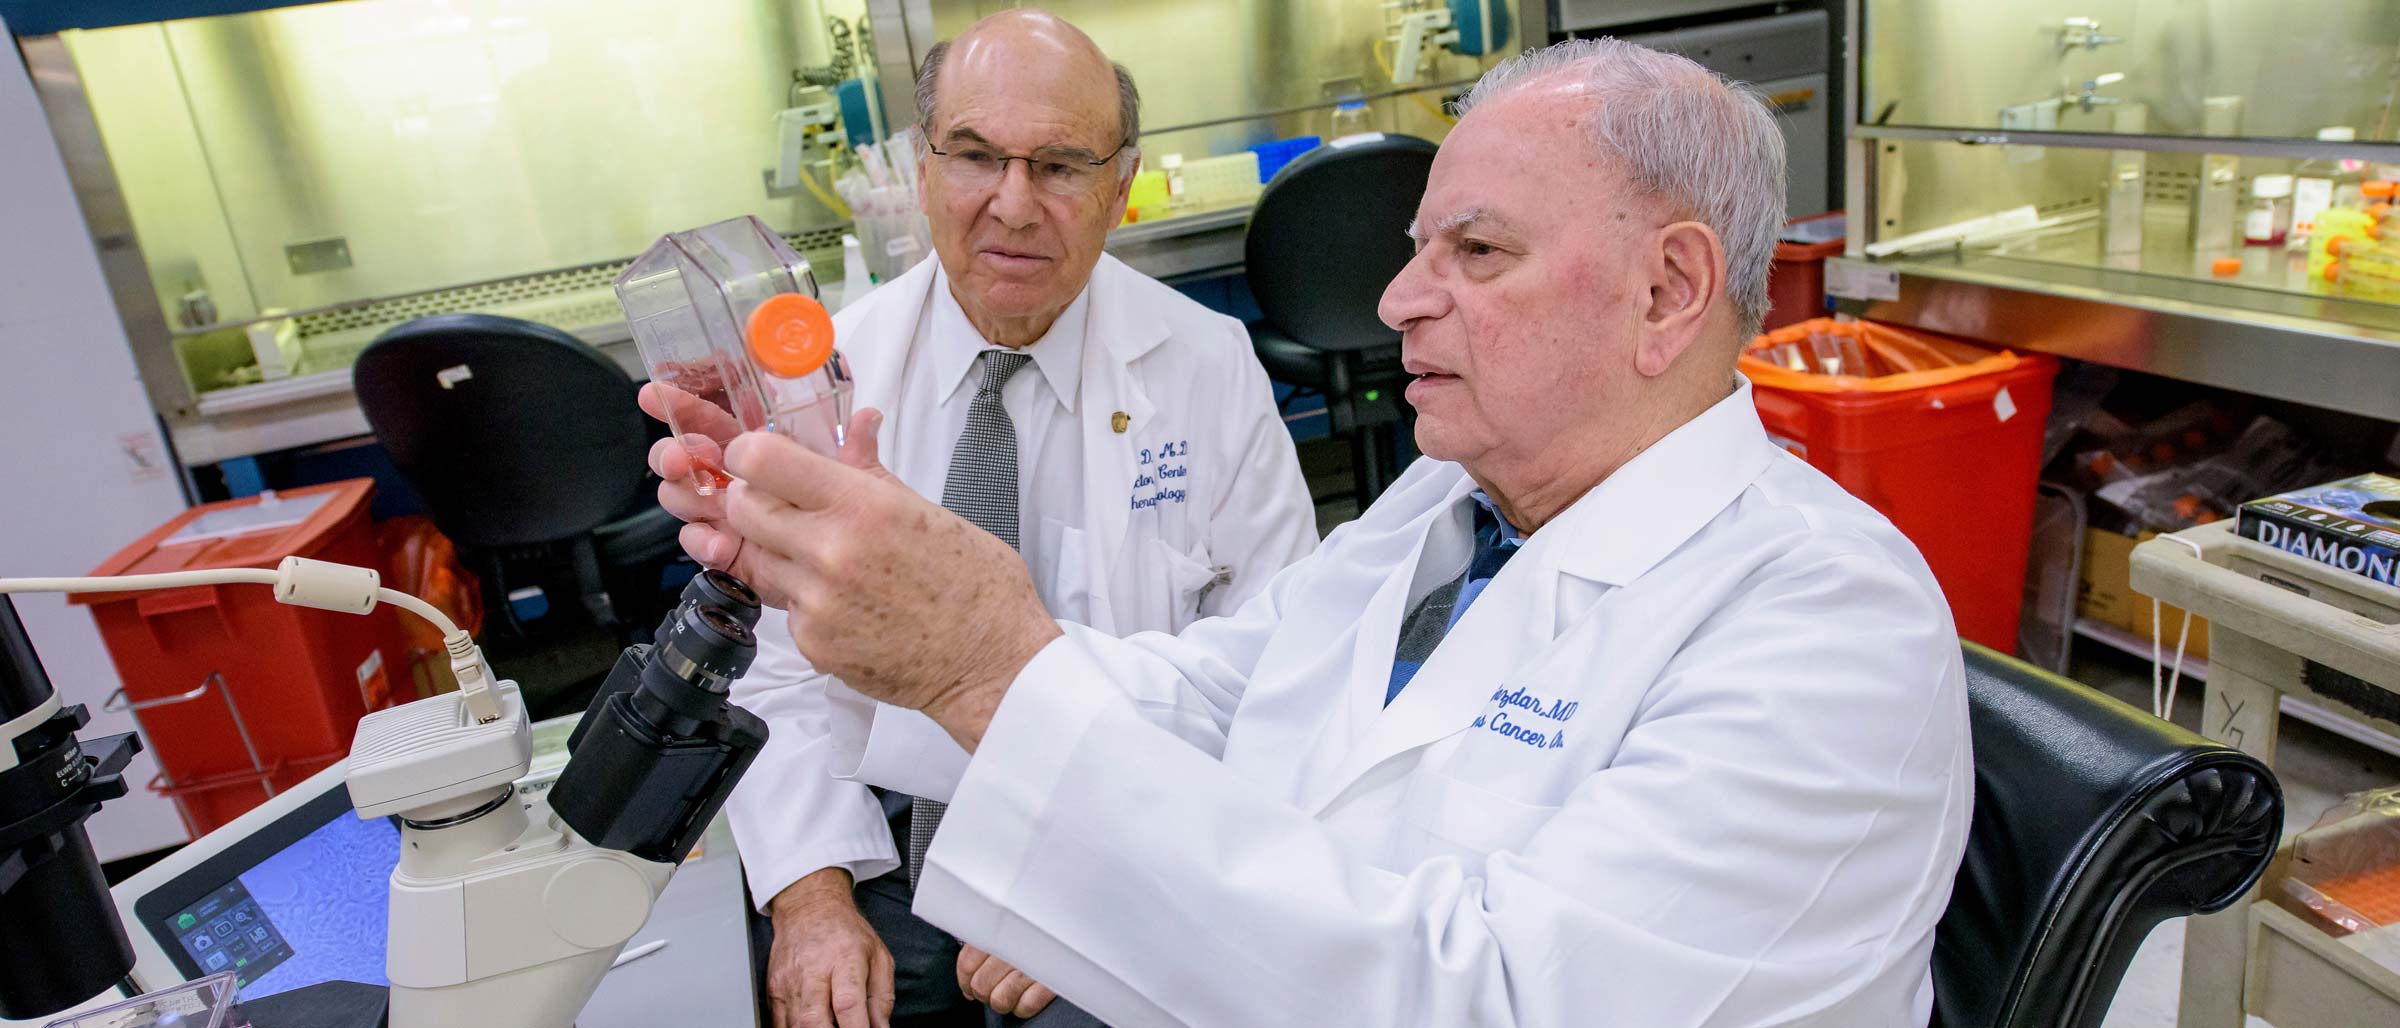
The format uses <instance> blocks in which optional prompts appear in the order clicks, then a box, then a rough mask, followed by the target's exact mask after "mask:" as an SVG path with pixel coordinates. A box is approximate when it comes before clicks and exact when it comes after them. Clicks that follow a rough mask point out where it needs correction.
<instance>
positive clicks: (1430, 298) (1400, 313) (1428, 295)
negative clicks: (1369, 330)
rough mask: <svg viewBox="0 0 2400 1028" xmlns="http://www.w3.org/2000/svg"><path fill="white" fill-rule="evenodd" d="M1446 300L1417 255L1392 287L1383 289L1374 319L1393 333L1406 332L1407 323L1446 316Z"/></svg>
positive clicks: (1424, 260) (1421, 258)
mask: <svg viewBox="0 0 2400 1028" xmlns="http://www.w3.org/2000/svg"><path fill="white" fill-rule="evenodd" d="M1449 296H1450V294H1449V293H1447V292H1445V291H1443V290H1442V288H1441V287H1440V286H1439V285H1438V284H1436V283H1435V282H1434V280H1433V273H1432V270H1431V267H1430V264H1429V262H1428V260H1427V258H1426V256H1425V254H1424V253H1422V252H1419V253H1418V254H1417V255H1416V256H1415V257H1411V258H1409V261H1408V264H1407V266H1405V267H1403V268H1401V269H1400V274H1398V275H1395V276H1393V277H1392V284H1391V285H1388V286H1385V287H1384V288H1383V301H1382V302H1381V303H1378V304H1376V305H1375V316H1376V317H1379V318H1382V319H1383V323H1384V324H1386V325H1389V326H1391V328H1392V330H1393V331H1395V332H1399V331H1405V330H1406V329H1407V328H1408V326H1409V323H1410V322H1414V321H1421V320H1424V319H1426V318H1438V317H1441V316H1442V315H1444V314H1447V313H1449V311H1450V299H1449Z"/></svg>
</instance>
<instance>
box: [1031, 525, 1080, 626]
mask: <svg viewBox="0 0 2400 1028" xmlns="http://www.w3.org/2000/svg"><path fill="white" fill-rule="evenodd" d="M1041 531H1042V549H1041V553H1040V554H1039V555H1038V556H1037V558H1036V559H1037V560H1038V561H1039V562H1040V564H1041V565H1043V566H1037V567H1034V568H1032V569H1031V570H1032V572H1033V584H1034V588H1035V589H1036V590H1037V591H1039V592H1040V593H1041V594H1042V605H1043V606H1046V607H1048V608H1050V616H1051V617H1054V618H1058V619H1060V620H1062V621H1073V622H1075V623H1076V624H1083V625H1088V624H1091V622H1092V570H1091V559H1090V554H1089V553H1088V552H1087V551H1086V550H1085V548H1084V541H1083V529H1080V528H1076V527H1075V526H1073V525H1069V524H1067V523H1065V522H1062V521H1059V520H1057V519H1054V518H1043V519H1042V529H1041Z"/></svg>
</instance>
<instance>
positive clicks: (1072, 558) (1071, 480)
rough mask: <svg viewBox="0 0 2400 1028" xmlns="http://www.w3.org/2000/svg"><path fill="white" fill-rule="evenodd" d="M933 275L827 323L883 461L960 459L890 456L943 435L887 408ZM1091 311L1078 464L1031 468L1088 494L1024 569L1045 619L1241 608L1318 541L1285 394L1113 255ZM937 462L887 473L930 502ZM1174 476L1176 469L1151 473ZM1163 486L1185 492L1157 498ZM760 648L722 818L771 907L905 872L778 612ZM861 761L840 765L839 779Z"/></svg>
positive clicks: (867, 712)
mask: <svg viewBox="0 0 2400 1028" xmlns="http://www.w3.org/2000/svg"><path fill="white" fill-rule="evenodd" d="M937 266H938V265H937V263H936V262H934V261H930V260H928V261H921V262H919V263H918V264H917V266H916V267H915V268H913V269H911V270H910V271H909V272H907V273H905V274H903V275H901V276H900V277H899V278H896V279H893V280H892V281H891V282H889V283H886V284H884V285H883V286H881V287H880V288H878V289H876V290H875V291H874V292H873V293H871V294H869V295H868V296H866V297H865V298H863V299H861V300H860V301H859V302H858V303H856V304H853V305H852V306H850V307H849V308H847V309H845V310H843V311H842V313H841V314H839V315H837V316H836V317H835V319H834V329H835V335H836V338H838V339H840V340H841V341H842V352H843V354H844V356H845V357H847V358H848V360H849V362H850V367H851V372H852V374H853V376H854V378H855V379H856V381H857V393H856V395H855V397H854V403H855V405H856V406H858V407H861V408H864V407H874V408H877V409H879V410H882V411H883V412H884V414H885V422H884V428H883V440H884V450H883V453H884V455H885V457H886V458H887V459H891V458H893V456H894V454H895V453H896V452H940V453H944V454H946V453H947V452H948V450H949V447H950V445H951V444H950V443H949V442H945V443H943V445H941V446H938V447H925V446H905V447H896V446H895V445H894V442H895V440H896V439H897V438H898V436H899V434H900V433H906V432H912V431H913V432H925V431H932V430H933V426H931V425H930V424H926V423H925V422H929V421H930V420H931V417H930V414H929V413H923V412H919V411H914V410H911V409H909V408H908V407H907V405H905V404H897V405H896V404H895V403H894V402H893V401H894V399H895V396H896V394H897V392H898V390H899V388H900V383H901V381H902V378H903V373H904V371H905V370H906V365H907V362H909V361H911V360H915V359H922V358H921V357H920V356H919V355H915V354H912V349H913V343H914V341H915V339H916V331H917V326H918V322H919V320H920V319H921V318H923V317H924V316H925V312H926V307H927V305H928V303H929V302H930V300H931V298H932V296H933V292H932V291H933V290H934V289H937V288H941V287H940V285H939V284H938V283H939V281H940V279H939V277H938V276H937V275H936V273H935V269H936V268H937ZM1089 303H1090V310H1089V316H1088V321H1087V326H1088V329H1087V333H1086V337H1085V339H1084V343H1083V351H1082V352H1083V360H1082V371H1081V376H1080V377H1081V383H1080V387H1079V390H1080V396H1079V397H1078V402H1077V403H1076V405H1075V415H1074V417H1075V419H1076V429H1077V430H1079V431H1080V432H1081V433H1082V436H1083V453H1084V461H1083V462H1082V464H1080V465H1077V466H1064V467H1047V466H1028V467H1026V468H1025V469H1024V472H1025V474H1027V475H1029V476H1031V486H1032V488H1033V489H1035V490H1037V491H1039V492H1038V494H1039V495H1047V496H1052V497H1059V496H1075V495H1080V496H1081V498H1082V503H1081V505H1080V508H1077V507H1076V506H1075V505H1072V504H1068V505H1064V507H1063V509H1062V507H1061V506H1057V505H1053V506H1051V507H1049V508H1048V509H1047V510H1046V511H1045V516H1044V518H1043V519H1042V520H1041V522H1040V523H1039V524H1038V526H1035V527H1029V528H1028V529H1027V531H1029V532H1031V531H1040V532H1045V533H1051V534H1052V538H1051V539H1049V540H1046V541H1045V543H1046V544H1045V545H1044V546H1043V547H1042V548H1041V549H1042V550H1043V551H1045V552H1047V553H1049V554H1050V555H1051V556H1050V557H1049V559H1047V560H1045V561H1043V562H1042V563H1043V564H1044V566H1037V567H1034V568H1032V571H1033V576H1034V580H1035V586H1036V588H1037V589H1038V590H1039V591H1040V593H1041V595H1042V599H1043V601H1044V602H1045V603H1046V604H1047V605H1048V607H1049V610H1050V612H1051V613H1052V615H1054V616H1056V617H1059V618H1062V619H1065V620H1069V621H1074V622H1077V623H1081V624H1087V625H1091V626H1093V627H1094V628H1096V629H1098V630H1100V631H1103V632H1107V633H1111V634H1125V633H1131V632H1135V631H1141V630H1152V629H1155V630H1167V631H1173V630H1177V629H1181V628H1182V627H1184V626H1185V625H1188V624H1190V623H1191V622H1193V621H1194V620H1197V619H1198V618H1199V617H1201V616H1203V615H1204V614H1217V613H1222V612H1225V611H1230V610H1232V609H1234V608H1235V607H1237V606H1239V605H1240V604H1241V603H1242V601H1244V600H1246V599H1248V598H1249V597H1251V596H1253V595H1256V594H1257V593H1258V592H1260V591H1261V590H1263V589H1264V588H1265V587H1266V584H1267V582H1268V581H1269V580H1270V579H1271V578H1272V577H1273V576H1274V574H1275V573H1276V572H1277V571H1279V570H1281V569H1282V568H1283V567H1284V566H1285V565H1287V564H1290V563H1291V562H1292V561H1293V560H1295V559H1298V558H1299V557H1300V556H1301V555H1302V554H1305V553H1307V552H1308V551H1309V550H1310V549H1312V548H1313V547H1314V546H1315V545H1316V540H1317V534H1316V508H1315V505H1314V504H1313V503H1312V502H1311V501H1310V499H1309V494H1308V487H1307V484H1306V483H1305V482H1304V481H1303V480H1302V478H1301V475H1300V465H1299V460H1298V457H1297V456H1296V454H1295V453H1294V451H1293V447H1292V441H1291V436H1290V434H1289V432H1287V431H1286V429H1285V428H1284V425H1283V421H1282V419H1281V418H1280V417H1279V416H1278V415H1277V413H1276V410H1275V402H1274V391H1273V387H1272V386H1271V385H1270V384H1269V383H1268V381H1267V377H1266V372H1265V371H1264V369H1262V368H1260V367H1259V364H1258V360H1257V358H1256V357H1255V356H1254V355H1253V354H1252V352H1251V349H1250V341H1249V335H1248V333H1247V332H1246V331H1245V330H1244V329H1243V328H1242V326H1241V323H1240V322H1237V321H1234V320H1233V319H1231V318H1227V317H1224V316H1223V315H1219V314H1215V313H1212V312H1210V311H1209V310H1207V309H1206V308H1204V307H1201V306H1200V305H1199V304H1198V303H1195V302H1193V301H1192V300H1191V299H1190V298H1188V297H1185V296H1183V295H1182V294H1180V293H1177V292H1175V291H1174V290H1172V289H1170V288H1168V287H1167V286H1165V285H1162V284H1160V283H1158V282H1157V281H1155V280H1153V279H1150V278H1149V277H1147V276H1144V275H1142V274H1141V273H1140V272H1137V271H1134V270H1133V269H1131V268H1129V267H1126V266H1125V265H1124V264H1123V263H1121V262H1119V261H1118V260H1117V259H1116V258H1114V257H1108V256H1103V257H1101V258H1100V262H1099V264H1098V266H1096V267H1095V268H1093V270H1092V278H1091V284H1090V286H1089ZM1030 373H1031V371H1030V369H1029V370H1028V374H1030ZM1119 412H1122V413H1123V414H1124V416H1125V423H1124V425H1123V427H1122V430H1121V431H1120V430H1119V426H1118V425H1117V424H1116V419H1115V415H1116V414H1117V413H1119ZM1057 430H1058V429H1056V428H1053V429H1052V431H1057ZM949 435H951V436H952V437H954V436H955V432H954V431H953V432H951V433H949ZM1170 454H1172V455H1173V456H1169V455H1170ZM926 463H928V462H919V463H916V464H912V463H910V462H907V461H895V462H894V463H893V465H892V466H891V471H892V472H893V473H894V474H896V475H898V476H899V477H900V479H901V480H902V481H903V482H906V483H907V484H908V485H909V487H910V488H912V489H915V490H916V491H917V492H919V493H920V494H922V495H925V496H934V497H938V496H940V495H941V490H942V475H943V474H944V472H945V470H946V468H945V467H935V466H922V465H924V464H926ZM1170 467H1171V468H1175V469H1178V470H1180V471H1181V472H1182V473H1181V474H1177V475H1174V476H1172V477H1162V476H1160V475H1159V474H1157V473H1158V472H1159V471H1160V470H1161V469H1162V468H1170ZM1170 488H1171V489H1174V490H1177V491H1178V494H1177V495H1176V496H1174V497H1172V498H1164V499H1162V498H1161V497H1160V493H1161V491H1162V490H1164V489H1170ZM1137 500H1140V501H1143V502H1141V504H1140V505H1139V506H1138V507H1137V506H1136V502H1135V501H1137ZM759 637H760V646H759V656H758V659H757V661H756V662H755V663H754V664H753V665H752V667H751V669H750V671H749V673H748V674H746V675H744V676H743V677H742V678H741V679H740V680H738V681H737V682H736V683H735V686H734V690H733V694H732V699H733V701H734V702H736V703H738V704H740V705H742V706H743V707H745V708H747V709H749V710H751V711H752V712H753V713H756V714H758V715H759V716H760V717H761V718H764V719H765V720H766V721H767V724H768V728H769V732H770V736H769V739H768V742H767V747H766V749H765V751H763V752H761V753H760V754H759V756H758V758H757V760H756V761H755V762H753V763H752V765H751V767H750V770H749V771H748V773H747V774H746V775H745V776H744V777H743V780H742V783H741V785H740V787H739V788H737V789H736V790H735V791H734V793H733V795H732V797H731V798H730V799H729V800H728V801H727V811H728V813H729V814H730V815H731V818H732V822H733V827H734V830H735V835H736V841H737V844H738V845H739V846H740V848H741V851H742V861H743V865H744V868H745V870H746V872H747V873H748V876H749V879H750V886H751V892H752V895H753V897H754V898H755V899H756V900H757V902H758V903H759V904H761V905H762V906H763V905H764V904H765V903H766V902H767V901H768V900H770V899H772V898H773V897H774V896H775V894H776V893H778V892H781V891H782V890H783V888H784V887H785V886H787V885H790V884H791V883H792V882H793V881H796V880H798V879H799V878H800V877H801V876H803V875H806V874H809V873H811V872H813V871H817V870H819V869H822V868H826V867H833V866H841V867H845V868H848V869H849V870H850V872H851V874H852V875H853V876H855V877H858V878H862V879H863V878H868V877H873V876H874V875H878V874H882V873H884V872H886V871H889V870H891V869H892V868H894V867H896V866H898V857H897V854H896V853H895V852H894V849H893V845H892V838H891V832H890V829H889V828H888V827H887V824H886V822H885V820H884V816H883V813H882V811H881V810H880V808H879V807H878V806H877V804H876V801H875V799H874V797H873V796H872V795H871V794H870V793H869V791H868V790H867V788H866V787H864V786H862V785H859V784H856V783H854V782H848V781H841V780H838V779H836V778H835V777H833V771H834V770H836V768H835V767H834V766H833V764H832V762H833V761H835V760H837V759H840V758H839V757H838V755H837V754H835V753H833V752H831V751H829V750H828V748H827V745H826V742H827V732H828V727H827V723H826V718H827V715H828V710H827V705H826V702H825V688H826V683H827V682H828V681H829V680H828V679H827V678H826V677H825V676H823V675H820V674H818V673H816V671H815V670H814V669H813V668H811V667H810V666H809V665H808V662H807V660H806V659H805V658H803V657H801V656H800V654H799V652H798V650H797V649H795V648H794V647H793V645H792V640H791V635H790V632H789V630H788V628H787V627H786V625H785V621H784V616H783V613H782V612H781V611H775V610H770V611H768V612H767V616H766V617H765V618H763V619H762V620H761V622H760V625H759ZM841 693H842V694H843V695H844V696H845V697H846V698H847V699H848V703H847V705H846V707H847V709H846V710H844V711H842V712H841V714H842V716H845V717H848V718H851V719H857V720H861V721H862V722H863V720H865V719H868V718H870V717H871V715H872V707H873V704H872V703H870V702H869V701H866V700H864V699H863V698H860V697H858V695H857V694H856V693H852V692H849V691H848V690H846V689H845V690H841ZM901 719H914V720H915V721H916V722H917V723H918V724H919V726H920V728H921V733H930V734H931V735H932V736H934V737H935V738H936V739H937V740H938V742H939V744H940V749H941V750H944V751H947V752H946V753H937V754H936V756H937V757H938V758H940V759H941V760H942V761H943V765H942V766H944V767H947V768H949V769H950V770H949V772H948V774H949V779H950V780H955V778H956V771H957V769H958V768H959V767H961V766H963V765H964V763H965V760H966V755H965V754H964V753H963V752H961V751H959V749H958V747H957V746H956V745H955V744H953V743H951V742H950V740H949V738H948V737H947V736H943V735H940V733H939V730H938V729H936V728H935V727H934V726H933V725H932V723H931V722H930V721H926V720H925V719H924V717H923V715H920V714H917V713H915V712H913V711H895V712H894V713H893V716H892V717H890V718H886V719H885V723H886V724H887V725H890V724H892V723H893V722H894V721H895V720H901ZM921 737H922V735H920V738H921ZM855 765H856V761H855V759H849V760H844V761H843V762H842V763H841V764H840V766H839V768H838V769H839V770H843V771H849V770H853V769H854V768H855ZM900 777H902V778H903V779H905V777H906V776H900ZM904 784H905V783H904ZM947 791H948V790H947V788H946V787H945V788H944V790H943V793H944V794H947Z"/></svg>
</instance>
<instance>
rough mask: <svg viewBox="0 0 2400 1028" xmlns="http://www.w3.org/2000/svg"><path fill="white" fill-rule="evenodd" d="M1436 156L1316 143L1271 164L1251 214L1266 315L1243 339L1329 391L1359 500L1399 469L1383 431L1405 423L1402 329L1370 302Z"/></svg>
mask: <svg viewBox="0 0 2400 1028" xmlns="http://www.w3.org/2000/svg"><path fill="white" fill-rule="evenodd" d="M1433 154H1434V145H1433V144H1432V143H1428V142H1426V141H1424V140H1422V139H1418V138H1416V137H1414V136H1385V137H1383V138H1381V139H1377V140H1373V141H1368V142H1359V143H1354V144H1351V145H1348V146H1343V147H1331V146H1320V147H1318V148H1316V149H1314V150H1311V151H1309V152H1308V153H1306V154H1303V155H1301V156H1300V157H1299V158H1298V159H1295V160H1294V161H1292V162H1291V163H1290V164H1287V165H1285V166H1284V168H1283V170H1282V171H1279V172H1277V173H1276V174H1275V180H1274V181H1272V182H1269V183H1267V189H1266V192H1265V193H1263V194H1261V195H1260V196H1259V198H1258V207H1257V208H1256V209H1255V210H1253V211H1252V212H1251V214H1250V229H1249V236H1248V239H1247V240H1246V242H1245V245H1244V257H1243V260H1244V263H1245V265H1246V269H1245V271H1246V274H1247V275H1248V277H1249V280H1250V292H1251V294H1252V295H1253V296H1255V297H1257V299H1258V309H1259V312H1260V313H1261V314H1263V315H1264V317H1262V318H1260V319H1259V320H1257V321H1253V322H1251V323H1250V345H1251V346H1252V348H1253V349H1255V350H1256V351H1257V352H1258V360H1259V363H1261V364H1263V365H1265V366H1266V369H1267V377H1269V378H1272V379H1274V380H1276V381H1278V382H1282V383H1285V384H1287V385H1291V386H1296V387H1298V388H1299V389H1303V390H1309V391H1313V392H1316V393H1320V394H1322V395H1323V396H1324V397H1325V412H1326V415H1327V416H1328V418H1329V419H1330V420H1331V426H1332V431H1333V433H1334V434H1335V435H1337V436H1347V437H1348V438H1349V440H1350V466H1351V471H1352V474H1353V475H1354V476H1355V477H1354V479H1353V490H1354V491H1355V492H1356V494H1357V496H1358V504H1359V506H1360V507H1362V508H1363V507H1365V506H1366V505H1367V504H1369V503H1373V502H1374V501H1375V497H1376V496H1378V495H1380V494H1381V493H1382V492H1383V490H1384V487H1386V486H1388V485H1390V484H1391V481H1392V479H1393V478H1394V477H1395V475H1396V473H1397V470H1398V469H1397V467H1396V466H1395V463H1394V458H1395V455H1396V454H1397V453H1398V452H1399V449H1400V445H1401V443H1400V440H1398V439H1396V438H1386V437H1387V436H1390V435H1395V434H1396V433H1398V432H1400V431H1405V430H1406V428H1407V424H1408V422H1409V420H1410V412H1409V411H1408V410H1407V407H1406V403H1405V400H1404V399H1403V398H1402V396H1401V390H1402V389H1403V388H1404V387H1405V386H1406V385H1407V383H1408V375H1407V374H1406V372H1404V371H1402V370H1401V368H1400V335H1399V333H1397V332H1394V331H1392V330H1391V329H1390V328H1388V327H1386V326H1385V325H1384V323H1383V321H1382V319H1380V318H1378V317H1376V315H1375V307H1376V305H1377V304H1378V303H1379V302H1381V300H1382V299H1383V289H1384V287H1385V286H1387V285H1390V284H1391V281H1392V279H1393V277H1394V276H1397V275H1398V274H1400V269H1401V268H1403V267H1406V266H1407V265H1408V261H1409V257H1410V256H1411V254H1412V252H1413V251H1412V248H1411V246H1410V244H1409V241H1408V234H1407V230H1408V223H1409V220H1410V219H1412V218H1414V217H1416V214H1417V201H1418V199H1420V198H1421V197H1423V196H1424V195H1425V176H1426V174H1427V172H1429V171H1430V170H1431V169H1432V168H1433Z"/></svg>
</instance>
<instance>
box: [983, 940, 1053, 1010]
mask: <svg viewBox="0 0 2400 1028" xmlns="http://www.w3.org/2000/svg"><path fill="white" fill-rule="evenodd" d="M958 991H960V992H963V993H966V994H967V998H969V999H972V1000H974V1001H976V1002H978V1003H981V1004H983V1005H984V1006H987V1007H990V1008H992V1009H994V1010H997V1011H999V1012H1001V1013H1003V1014H1008V1015H1011V1016H1015V1017H1032V1016H1033V1015H1035V1014H1038V1013H1041V1012H1042V1008H1043V1007H1046V1006H1049V1005H1050V1001H1051V1000H1054V999H1057V998H1058V994H1057V993H1055V992H1051V991H1050V988H1049V987H1048V986H1046V985H1043V984H1042V983H1040V982H1037V981H1034V980H1033V979H1031V978H1027V977H1025V972H1023V971H1019V970H1017V969H1016V968H1014V967H1010V966H1009V964H1008V961H1005V960H1002V959H1000V958H999V957H995V956H993V955H991V954H989V953H986V952H984V951H982V950H979V949H976V948H975V947H973V946H962V947H960V948H959V951H958Z"/></svg>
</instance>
